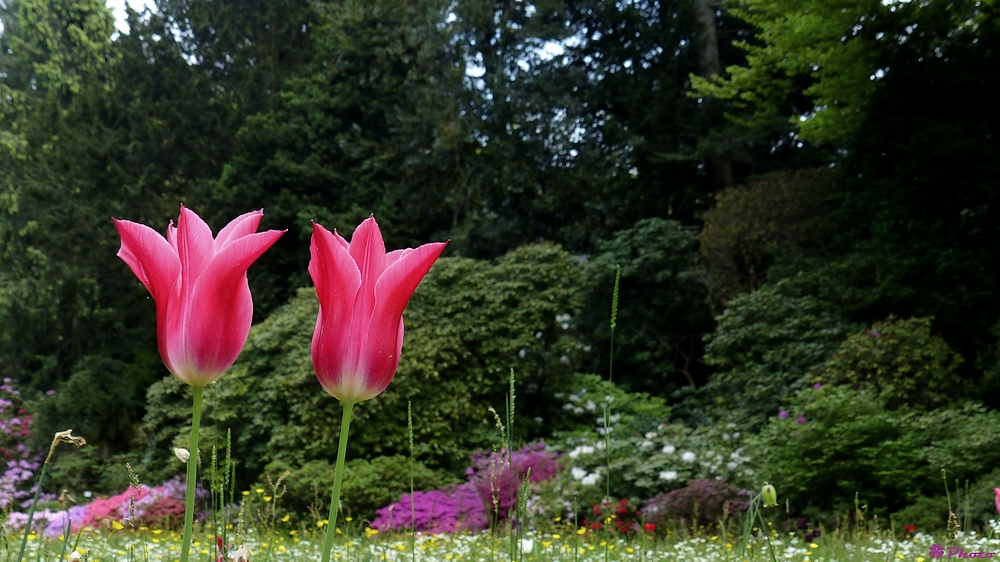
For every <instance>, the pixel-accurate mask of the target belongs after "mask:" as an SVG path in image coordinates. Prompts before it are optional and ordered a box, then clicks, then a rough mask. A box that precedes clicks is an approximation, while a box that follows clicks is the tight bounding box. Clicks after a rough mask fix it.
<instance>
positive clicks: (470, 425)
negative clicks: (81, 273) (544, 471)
mask: <svg viewBox="0 0 1000 562" xmlns="http://www.w3.org/2000/svg"><path fill="white" fill-rule="evenodd" d="M578 275H579V274H578V266H577V264H576V263H575V262H574V261H573V260H572V259H571V258H570V256H569V255H567V254H566V253H565V252H564V251H562V250H561V249H559V248H558V247H556V246H552V245H537V246H528V247H524V248H521V249H518V250H516V251H514V252H511V253H510V254H508V255H506V256H504V257H503V258H501V259H500V260H498V261H497V262H496V263H495V264H493V263H489V262H480V261H474V260H470V259H465V258H444V259H441V260H439V261H438V263H437V264H436V265H435V266H434V268H432V269H431V271H430V273H429V274H428V275H427V277H426V278H425V279H424V281H423V282H422V283H421V286H420V287H419V289H418V290H417V292H416V293H415V295H414V297H413V299H412V301H411V302H410V304H409V306H408V307H407V310H406V313H405V314H404V320H405V323H406V339H405V341H404V345H403V356H402V359H401V362H400V365H399V370H398V371H397V374H396V376H395V379H394V380H393V383H392V384H391V385H390V386H389V388H388V389H387V390H386V391H385V392H384V393H383V394H381V395H379V396H378V397H376V398H374V399H372V400H368V401H365V402H362V403H360V404H358V405H357V406H356V407H355V415H354V417H355V420H356V424H353V425H352V435H351V440H350V445H349V448H348V455H349V457H348V458H350V459H359V458H361V459H371V458H374V457H379V456H392V455H397V454H403V455H407V454H408V451H409V445H408V439H407V432H406V403H407V400H410V401H412V402H413V406H414V408H413V409H414V415H413V422H414V436H415V444H416V456H417V458H419V459H420V460H421V461H422V462H424V463H425V464H426V465H427V466H429V467H432V468H438V467H444V468H446V469H451V470H455V471H458V470H460V469H462V468H464V467H465V466H466V463H467V456H468V455H469V454H470V453H471V452H472V451H473V450H475V449H478V448H488V447H489V445H490V444H491V443H493V442H494V441H495V440H496V438H497V437H498V436H497V435H495V433H494V431H495V430H494V429H493V417H492V414H490V413H489V412H488V410H487V408H488V407H489V406H491V405H492V406H494V407H495V408H497V409H498V411H500V412H502V411H503V404H504V396H505V392H506V390H507V388H508V376H509V372H510V369H511V368H513V369H514V371H515V373H516V374H517V384H518V388H517V396H518V412H519V416H518V423H517V426H516V428H515V429H516V433H515V439H516V440H520V439H530V438H531V437H532V436H534V435H538V434H543V433H544V432H545V431H546V430H547V428H548V425H549V424H550V423H553V422H555V421H557V420H558V419H559V417H560V416H561V414H560V412H559V411H558V410H556V406H555V405H554V404H553V401H552V396H553V394H554V393H556V392H559V391H560V390H562V389H564V388H566V386H567V384H568V383H569V380H570V376H571V374H572V373H573V369H574V364H575V363H576V362H577V359H576V357H577V356H578V354H579V353H580V349H579V348H580V345H579V344H578V343H577V341H576V339H575V338H574V337H573V334H574V330H573V329H572V326H567V327H564V326H563V325H562V324H561V323H560V322H558V321H557V319H556V317H557V316H561V315H563V314H570V315H575V314H576V312H577V311H578V309H579V300H578V289H577V287H576V285H575V280H576V279H577V278H578ZM316 313H317V303H316V298H315V292H314V291H313V290H311V289H303V290H302V291H300V293H299V295H298V296H297V297H296V298H295V299H292V301H291V302H290V303H289V304H287V305H286V306H284V307H282V308H281V309H279V310H278V311H276V312H275V313H273V314H272V315H271V316H270V317H268V319H267V320H265V321H264V322H262V323H261V324H259V325H257V326H255V327H254V328H253V330H252V331H251V334H250V338H249V340H248V342H247V346H246V347H245V348H244V351H243V353H242V355H241V356H240V359H239V360H238V362H237V364H236V365H235V366H234V367H233V369H232V370H231V371H230V372H229V373H228V374H227V375H226V376H225V377H223V378H221V379H220V380H219V381H217V382H216V383H213V384H212V385H210V386H208V387H207V388H206V391H205V405H206V406H205V408H206V412H205V416H206V418H205V419H206V422H205V424H203V425H204V426H205V427H204V432H205V434H204V435H205V436H204V437H203V438H204V439H205V442H206V443H212V442H213V439H215V440H218V439H219V438H220V437H222V436H224V435H225V430H226V428H232V430H233V442H234V450H235V452H234V454H233V456H234V457H235V458H238V459H241V460H242V462H243V463H244V464H243V465H242V470H244V471H245V472H244V474H250V475H256V474H259V473H260V471H261V470H262V469H263V467H264V465H266V464H268V463H270V462H272V461H275V460H281V461H283V462H285V463H287V464H288V465H289V466H292V467H296V466H303V465H305V463H307V462H308V461H311V460H325V461H327V462H332V461H333V460H334V455H335V447H334V445H333V443H334V438H333V436H335V435H337V432H338V431H339V424H338V422H337V420H339V419H340V412H341V406H340V404H339V403H338V402H337V401H336V400H334V399H333V398H331V397H330V396H328V395H327V394H326V393H324V392H323V391H322V388H321V387H320V386H319V385H318V383H317V382H316V379H315V374H314V373H313V369H312V362H311V358H310V342H311V339H312V334H313V330H314V328H315V324H316ZM147 402H148V406H149V411H148V413H147V415H146V418H145V428H146V431H147V434H148V435H149V436H150V438H151V449H152V450H153V451H155V452H156V454H159V455H161V456H164V455H166V454H167V453H168V451H169V447H170V446H171V445H172V444H173V443H174V442H175V440H176V442H177V443H183V442H184V438H183V437H181V436H183V435H185V434H186V432H187V431H188V429H187V428H186V424H187V423H188V422H187V419H188V416H189V415H190V403H191V402H190V392H189V390H188V389H187V388H184V387H183V385H181V384H180V383H179V382H176V381H174V380H173V378H172V377H168V378H166V379H164V380H163V381H161V382H159V383H157V384H154V385H153V386H152V387H151V388H150V392H149V395H148V398H147ZM522 412H523V415H520V413H522ZM213 435H214V437H213ZM215 442H217V443H218V441H215ZM205 447H208V445H205Z"/></svg>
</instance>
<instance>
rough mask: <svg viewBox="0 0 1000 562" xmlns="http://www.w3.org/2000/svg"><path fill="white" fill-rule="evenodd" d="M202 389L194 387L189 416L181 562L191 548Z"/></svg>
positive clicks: (184, 560) (185, 561)
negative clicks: (189, 434) (189, 436)
mask: <svg viewBox="0 0 1000 562" xmlns="http://www.w3.org/2000/svg"><path fill="white" fill-rule="evenodd" d="M203 390H204V388H203V387H200V386H196V387H194V412H193V414H192V415H191V456H190V457H188V463H187V465H188V466H187V495H186V496H185V500H184V535H183V538H182V539H181V562H187V561H188V556H189V555H190V553H189V552H188V551H189V550H190V548H191V529H192V527H194V491H195V488H196V487H197V484H198V427H199V426H200V425H201V393H202V391H203Z"/></svg>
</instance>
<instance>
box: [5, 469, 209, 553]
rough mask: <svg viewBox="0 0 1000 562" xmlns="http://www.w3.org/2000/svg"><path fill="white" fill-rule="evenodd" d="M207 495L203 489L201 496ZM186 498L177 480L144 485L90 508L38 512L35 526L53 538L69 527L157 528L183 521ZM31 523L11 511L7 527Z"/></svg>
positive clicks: (90, 504) (18, 527)
mask: <svg viewBox="0 0 1000 562" xmlns="http://www.w3.org/2000/svg"><path fill="white" fill-rule="evenodd" d="M204 495H205V494H204V492H203V491H201V490H199V496H204ZM183 498H184V483H183V482H181V480H180V477H177V478H175V479H173V480H170V481H168V482H165V483H163V484H162V485H160V486H156V487H149V486H145V485H142V486H141V487H140V489H139V490H138V491H136V489H135V488H131V487H130V488H129V489H128V490H126V491H124V492H122V493H120V494H117V495H115V496H111V497H109V498H102V499H96V500H94V501H92V502H90V503H88V504H86V505H79V506H73V507H70V508H69V509H64V510H59V511H50V510H48V509H44V510H40V511H36V512H35V517H34V520H33V521H32V523H31V526H32V528H33V529H35V530H36V531H40V532H43V533H44V534H45V536H47V537H50V538H52V537H58V536H59V535H61V534H63V533H65V532H66V529H67V527H69V528H70V529H71V530H72V531H78V530H79V529H80V528H81V527H94V526H99V525H101V524H104V523H106V522H111V521H118V522H121V523H123V524H128V523H131V524H134V525H136V526H138V525H139V522H140V521H141V522H143V523H145V524H146V525H149V526H152V527H157V526H158V525H160V524H162V523H164V522H166V521H167V520H168V519H169V520H170V521H171V522H174V521H179V520H180V519H179V518H180V516H183V514H184V504H183ZM177 510H179V511H177ZM178 513H179V514H180V516H179V515H178ZM27 520H28V516H27V514H26V513H21V512H17V511H15V512H11V513H10V514H9V515H8V517H7V526H8V527H10V528H11V529H23V528H24V525H25V523H26V522H27Z"/></svg>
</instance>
